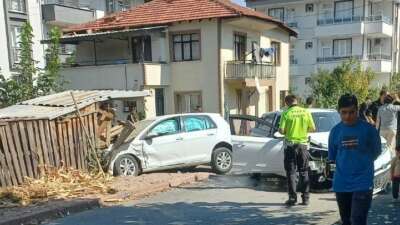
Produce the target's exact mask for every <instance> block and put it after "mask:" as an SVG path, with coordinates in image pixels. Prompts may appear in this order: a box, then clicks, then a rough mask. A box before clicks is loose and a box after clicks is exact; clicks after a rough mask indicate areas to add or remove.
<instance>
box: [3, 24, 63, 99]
mask: <svg viewBox="0 0 400 225" xmlns="http://www.w3.org/2000/svg"><path fill="white" fill-rule="evenodd" d="M60 37H61V31H60V29H59V28H53V29H52V30H51V33H50V40H51V44H50V45H49V48H48V49H47V50H46V59H47V64H46V67H45V69H44V70H39V69H37V68H36V64H37V62H36V61H35V60H34V59H33V50H32V44H33V41H32V39H33V30H32V27H31V25H30V24H29V23H28V22H27V23H25V24H24V25H23V26H22V31H21V36H20V40H21V42H20V43H19V45H20V48H21V50H20V58H19V64H18V65H17V66H16V70H17V73H16V74H15V75H13V76H12V77H11V78H8V79H6V78H5V77H4V76H2V75H1V74H0V107H6V106H9V105H13V104H16V103H18V102H21V101H25V100H28V99H32V98H35V97H37V96H39V95H47V94H50V93H52V92H57V91H60V90H61V87H62V85H63V84H64V81H63V80H62V79H61V78H60V75H59V74H60V68H61V62H60V58H59V49H60V47H59V41H60ZM35 81H36V82H35Z"/></svg>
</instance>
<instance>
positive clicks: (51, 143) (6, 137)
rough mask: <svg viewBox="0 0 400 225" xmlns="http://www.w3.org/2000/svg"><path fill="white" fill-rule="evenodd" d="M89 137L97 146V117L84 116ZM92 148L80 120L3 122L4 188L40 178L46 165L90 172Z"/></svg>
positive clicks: (0, 172) (0, 176)
mask: <svg viewBox="0 0 400 225" xmlns="http://www.w3.org/2000/svg"><path fill="white" fill-rule="evenodd" d="M82 122H83V124H84V127H86V130H87V131H88V133H89V138H90V139H91V140H92V141H93V142H92V143H96V142H95V141H96V137H97V135H96V133H97V132H96V131H97V114H96V113H95V112H93V113H87V114H85V115H83V116H82ZM89 151H91V150H90V145H89V144H88V139H87V136H86V135H85V132H84V131H83V129H82V126H81V124H80V121H79V119H78V117H75V116H72V117H69V118H64V119H62V120H60V119H55V120H7V121H0V187H7V186H12V185H18V184H21V183H23V181H24V177H32V178H39V177H40V175H41V174H42V172H43V166H52V167H57V168H59V167H61V166H66V167H72V168H76V169H82V170H87V169H88V161H87V157H88V155H89Z"/></svg>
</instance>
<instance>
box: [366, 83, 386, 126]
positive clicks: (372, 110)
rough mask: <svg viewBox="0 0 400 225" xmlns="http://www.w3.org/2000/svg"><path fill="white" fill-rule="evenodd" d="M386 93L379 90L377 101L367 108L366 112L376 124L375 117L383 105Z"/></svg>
mask: <svg viewBox="0 0 400 225" xmlns="http://www.w3.org/2000/svg"><path fill="white" fill-rule="evenodd" d="M388 94H389V93H388V91H386V90H381V92H380V93H379V99H378V100H376V101H374V102H372V103H371V105H370V106H369V108H368V112H369V113H370V114H371V115H372V119H373V120H374V122H375V123H376V116H377V115H378V110H379V107H381V106H382V105H383V104H384V103H383V100H384V99H385V97H386V95H388Z"/></svg>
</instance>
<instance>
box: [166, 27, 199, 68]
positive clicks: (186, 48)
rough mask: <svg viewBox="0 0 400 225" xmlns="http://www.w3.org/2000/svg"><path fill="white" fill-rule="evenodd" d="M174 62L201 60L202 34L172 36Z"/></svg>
mask: <svg viewBox="0 0 400 225" xmlns="http://www.w3.org/2000/svg"><path fill="white" fill-rule="evenodd" d="M172 46H173V47H172V48H173V50H172V51H173V52H172V59H173V61H174V62H179V61H194V60H200V55H201V54H200V32H196V33H185V34H174V35H172Z"/></svg>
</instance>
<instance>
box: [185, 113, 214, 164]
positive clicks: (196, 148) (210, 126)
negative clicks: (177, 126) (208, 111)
mask: <svg viewBox="0 0 400 225" xmlns="http://www.w3.org/2000/svg"><path fill="white" fill-rule="evenodd" d="M182 122H183V130H184V134H183V141H182V148H184V149H185V162H186V163H189V164H190V163H197V162H203V163H204V162H209V161H210V159H211V152H212V150H213V148H214V146H215V145H216V144H217V143H216V142H217V126H216V124H215V123H214V121H212V119H211V118H210V117H208V116H205V115H189V116H183V117H182Z"/></svg>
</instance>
